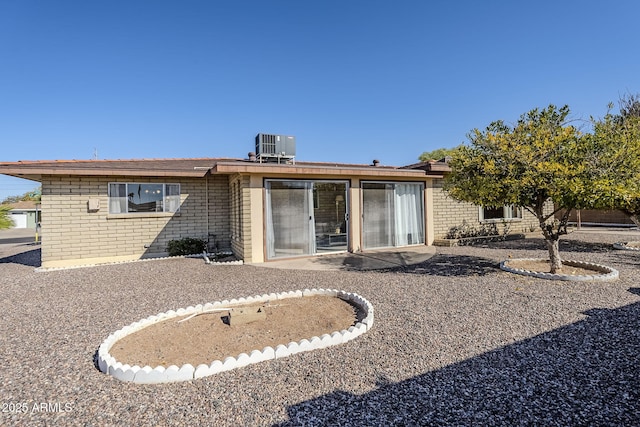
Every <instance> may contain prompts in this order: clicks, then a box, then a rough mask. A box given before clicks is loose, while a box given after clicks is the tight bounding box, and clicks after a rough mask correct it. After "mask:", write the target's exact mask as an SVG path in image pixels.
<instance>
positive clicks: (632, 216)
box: [629, 214, 640, 228]
mask: <svg viewBox="0 0 640 427" xmlns="http://www.w3.org/2000/svg"><path fill="white" fill-rule="evenodd" d="M629 218H630V219H631V221H633V223H634V224H635V225H636V226H637V227H638V228H640V216H638V215H637V214H629Z"/></svg>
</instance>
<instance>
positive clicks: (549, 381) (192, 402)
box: [0, 232, 640, 426]
mask: <svg viewBox="0 0 640 427" xmlns="http://www.w3.org/2000/svg"><path fill="white" fill-rule="evenodd" d="M634 236H635V237H638V238H637V239H636V240H640V233H638V232H635V234H634ZM627 240H630V239H629V234H626V235H616V234H605V233H573V234H572V235H570V236H568V237H567V238H565V239H564V243H562V244H561V250H562V254H563V256H564V258H565V259H571V260H580V261H591V262H597V263H600V264H605V265H608V266H610V267H614V268H616V269H618V270H619V271H620V278H619V279H618V280H617V281H614V282H586V283H585V282H560V281H547V280H542V279H536V278H532V277H525V276H517V275H513V274H510V273H507V272H503V271H501V270H499V269H498V263H499V261H501V260H504V259H506V258H507V257H508V256H509V255H511V256H512V257H513V258H524V257H544V256H545V255H546V251H545V249H544V244H543V242H542V241H541V240H540V239H527V240H524V241H513V242H501V243H492V244H489V245H486V246H483V247H459V248H457V247H454V248H438V251H437V254H436V255H435V256H434V257H433V258H431V259H430V260H428V261H427V262H424V263H422V264H419V265H415V266H412V267H410V268H403V269H398V270H393V271H384V272H352V271H349V272H340V271H313V272H309V271H293V270H289V271H288V270H275V269H265V268H260V267H255V266H211V265H205V264H204V262H203V261H202V260H200V259H170V260H162V261H152V262H140V263H130V264H120V265H111V266H100V267H90V268H81V269H70V270H62V271H50V272H35V271H34V266H36V265H38V264H39V251H38V249H37V248H35V247H33V246H16V247H12V248H9V249H6V250H4V253H0V257H2V259H0V313H1V314H0V315H1V319H2V335H1V336H0V363H1V365H0V366H1V369H0V382H1V384H0V403H1V405H2V408H1V409H2V413H0V424H1V425H87V426H88V425H92V426H93V425H122V426H128V425H140V426H142V425H218V426H225V425H233V426H239V425H256V426H263V425H267V426H270V425H275V426H295V425H345V426H346V425H349V426H352V425H355V426H375V425H385V426H386V425H483V426H484V425H545V426H549V425H563V426H564V425H616V426H619V425H628V426H632V425H634V426H635V425H640V404H639V403H638V398H639V397H640V368H639V366H640V364H639V363H638V362H639V360H638V359H639V354H640V283H639V280H638V279H639V278H640V270H639V263H640V255H639V254H638V253H636V252H632V251H619V250H613V249H612V248H611V243H613V242H616V241H627ZM20 252H22V253H20ZM12 254H15V255H12ZM312 287H324V288H338V289H343V290H346V291H351V292H357V293H358V294H361V295H362V296H364V297H365V298H367V299H368V300H369V301H370V302H371V303H372V304H373V305H374V307H375V315H376V323H375V325H374V327H373V329H372V330H371V331H370V332H368V333H367V334H365V335H363V336H361V337H359V338H357V339H356V340H354V341H351V342H349V343H347V344H343V345H341V346H336V347H331V348H328V349H323V350H317V351H313V352H310V353H302V354H298V355H295V356H292V357H289V358H285V359H281V360H276V361H269V362H264V363H260V364H256V365H250V366H247V367H245V368H242V369H239V370H234V371H230V372H225V373H221V374H218V375H214V376H211V377H208V378H204V379H199V380H196V381H191V382H185V383H175V384H166V385H136V384H132V383H124V382H120V381H118V380H116V379H115V378H112V377H110V376H107V375H104V374H102V373H100V372H99V371H98V370H97V369H96V368H95V366H94V356H95V353H96V350H97V348H98V346H99V345H100V343H101V342H102V341H103V340H104V339H105V338H106V337H107V336H108V335H109V334H110V333H111V332H113V331H115V330H117V329H119V328H121V327H123V326H125V325H128V324H130V323H132V322H134V321H137V320H140V319H141V318H144V317H147V316H149V315H152V314H157V313H159V312H162V311H166V310H169V309H175V308H179V307H186V306H189V305H196V304H199V303H205V302H209V301H216V300H222V299H228V298H233V297H242V296H248V295H255V294H263V293H270V292H279V291H288V290H295V289H302V288H312Z"/></svg>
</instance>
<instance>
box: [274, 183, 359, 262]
mask: <svg viewBox="0 0 640 427" xmlns="http://www.w3.org/2000/svg"><path fill="white" fill-rule="evenodd" d="M265 186H266V213H265V216H266V219H265V222H266V249H267V258H268V259H275V258H286V257H294V256H304V255H315V254H317V253H325V252H337V251H346V250H347V242H348V239H347V230H348V227H347V215H346V212H347V183H346V182H334V181H302V180H300V181H297V180H275V179H274V180H266V182H265Z"/></svg>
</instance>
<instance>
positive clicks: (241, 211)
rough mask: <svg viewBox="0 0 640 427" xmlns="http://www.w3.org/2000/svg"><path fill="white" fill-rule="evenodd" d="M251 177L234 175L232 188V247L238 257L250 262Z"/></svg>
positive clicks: (231, 182) (231, 179)
mask: <svg viewBox="0 0 640 427" xmlns="http://www.w3.org/2000/svg"><path fill="white" fill-rule="evenodd" d="M249 184H250V183H249V177H248V176H241V175H234V176H233V177H231V178H230V180H229V188H230V190H229V191H230V200H231V203H230V204H231V208H230V225H231V234H230V246H231V250H232V252H233V253H234V254H235V255H236V257H238V258H240V259H243V260H245V261H247V262H250V259H249V258H250V256H249V255H250V254H251V239H250V236H251V200H250V192H249Z"/></svg>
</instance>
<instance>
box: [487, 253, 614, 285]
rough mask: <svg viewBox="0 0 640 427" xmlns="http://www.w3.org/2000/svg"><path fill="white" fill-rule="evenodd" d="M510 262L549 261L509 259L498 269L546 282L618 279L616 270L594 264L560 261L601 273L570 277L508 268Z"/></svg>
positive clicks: (568, 275) (540, 259)
mask: <svg viewBox="0 0 640 427" xmlns="http://www.w3.org/2000/svg"><path fill="white" fill-rule="evenodd" d="M512 261H547V262H548V261H549V260H547V259H543V258H517V259H510V260H506V261H502V262H501V263H500V269H501V270H504V271H508V272H510V273H515V274H521V275H523V276H533V277H538V278H540V279H548V280H568V281H572V282H584V281H589V280H594V281H601V282H604V281H608V280H615V279H617V278H618V275H619V273H618V270H616V269H613V268H611V267H607V266H605V265H600V264H594V263H591V262H583V261H562V264H564V265H568V266H571V267H581V268H586V269H589V270H595V271H599V272H601V273H602V274H592V275H587V276H572V275H570V274H552V273H543V272H539V271H529V270H523V269H520V268H513V267H509V266H508V265H507V264H508V263H510V262H512Z"/></svg>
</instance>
